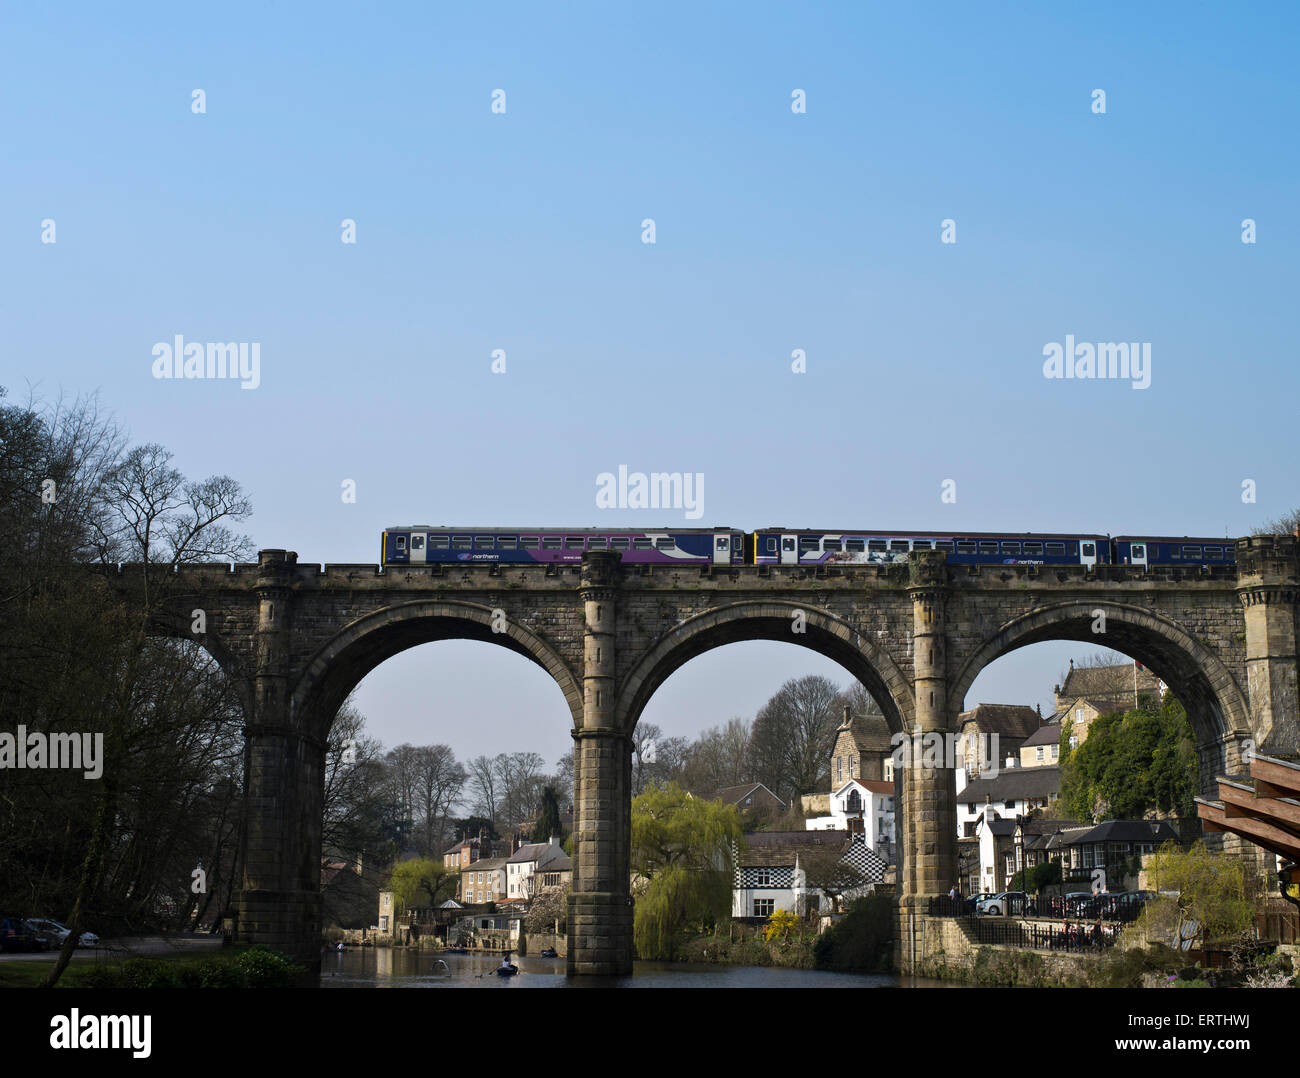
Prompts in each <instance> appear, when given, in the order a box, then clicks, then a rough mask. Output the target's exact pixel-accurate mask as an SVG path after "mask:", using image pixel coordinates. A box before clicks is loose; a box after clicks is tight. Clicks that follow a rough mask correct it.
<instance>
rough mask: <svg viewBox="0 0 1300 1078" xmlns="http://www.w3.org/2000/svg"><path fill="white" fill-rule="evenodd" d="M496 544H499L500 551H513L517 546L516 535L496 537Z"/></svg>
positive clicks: (517, 538) (517, 539) (517, 537)
mask: <svg viewBox="0 0 1300 1078" xmlns="http://www.w3.org/2000/svg"><path fill="white" fill-rule="evenodd" d="M497 542H498V543H500V544H501V549H502V550H514V549H515V547H517V546H518V545H519V536H517V535H498V536H497Z"/></svg>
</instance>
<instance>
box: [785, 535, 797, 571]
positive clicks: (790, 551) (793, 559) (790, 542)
mask: <svg viewBox="0 0 1300 1078" xmlns="http://www.w3.org/2000/svg"><path fill="white" fill-rule="evenodd" d="M781 564H782V565H798V564H799V537H798V536H796V535H783V536H781Z"/></svg>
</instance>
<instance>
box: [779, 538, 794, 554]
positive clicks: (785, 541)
mask: <svg viewBox="0 0 1300 1078" xmlns="http://www.w3.org/2000/svg"><path fill="white" fill-rule="evenodd" d="M781 549H782V550H788V551H793V550H794V536H793V535H783V536H781Z"/></svg>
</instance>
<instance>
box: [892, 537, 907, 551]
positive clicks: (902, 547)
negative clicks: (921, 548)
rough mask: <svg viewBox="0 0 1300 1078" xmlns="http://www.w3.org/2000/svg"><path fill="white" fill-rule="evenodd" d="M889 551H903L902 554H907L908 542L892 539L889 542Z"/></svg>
mask: <svg viewBox="0 0 1300 1078" xmlns="http://www.w3.org/2000/svg"><path fill="white" fill-rule="evenodd" d="M889 549H890V550H894V551H901V552H903V553H906V552H907V540H906V539H891V540H889Z"/></svg>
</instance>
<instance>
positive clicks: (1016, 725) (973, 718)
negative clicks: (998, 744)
mask: <svg viewBox="0 0 1300 1078" xmlns="http://www.w3.org/2000/svg"><path fill="white" fill-rule="evenodd" d="M1042 722H1043V720H1042V717H1041V716H1040V715H1039V714H1038V712H1037V711H1035V710H1034V709H1033V708H1032V707H1029V706H1028V705H1025V704H978V705H976V706H975V707H973V708H971V709H970V710H969V711H963V712H962V713H961V714H960V715H959V716H957V724H958V726H959V727H960V728H965V727H966V726H968V725H970V724H971V723H974V724H975V725H976V728H977V729H978V730H979V732H980V733H982V734H997V735H998V736H999V737H1000V738H1010V739H1012V740H1017V741H1019V740H1023V739H1024V738H1027V737H1028V736H1029V735H1030V734H1032V733H1033V732H1034V731H1035V730H1037V729H1038V728H1039V726H1041V725H1042Z"/></svg>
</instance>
